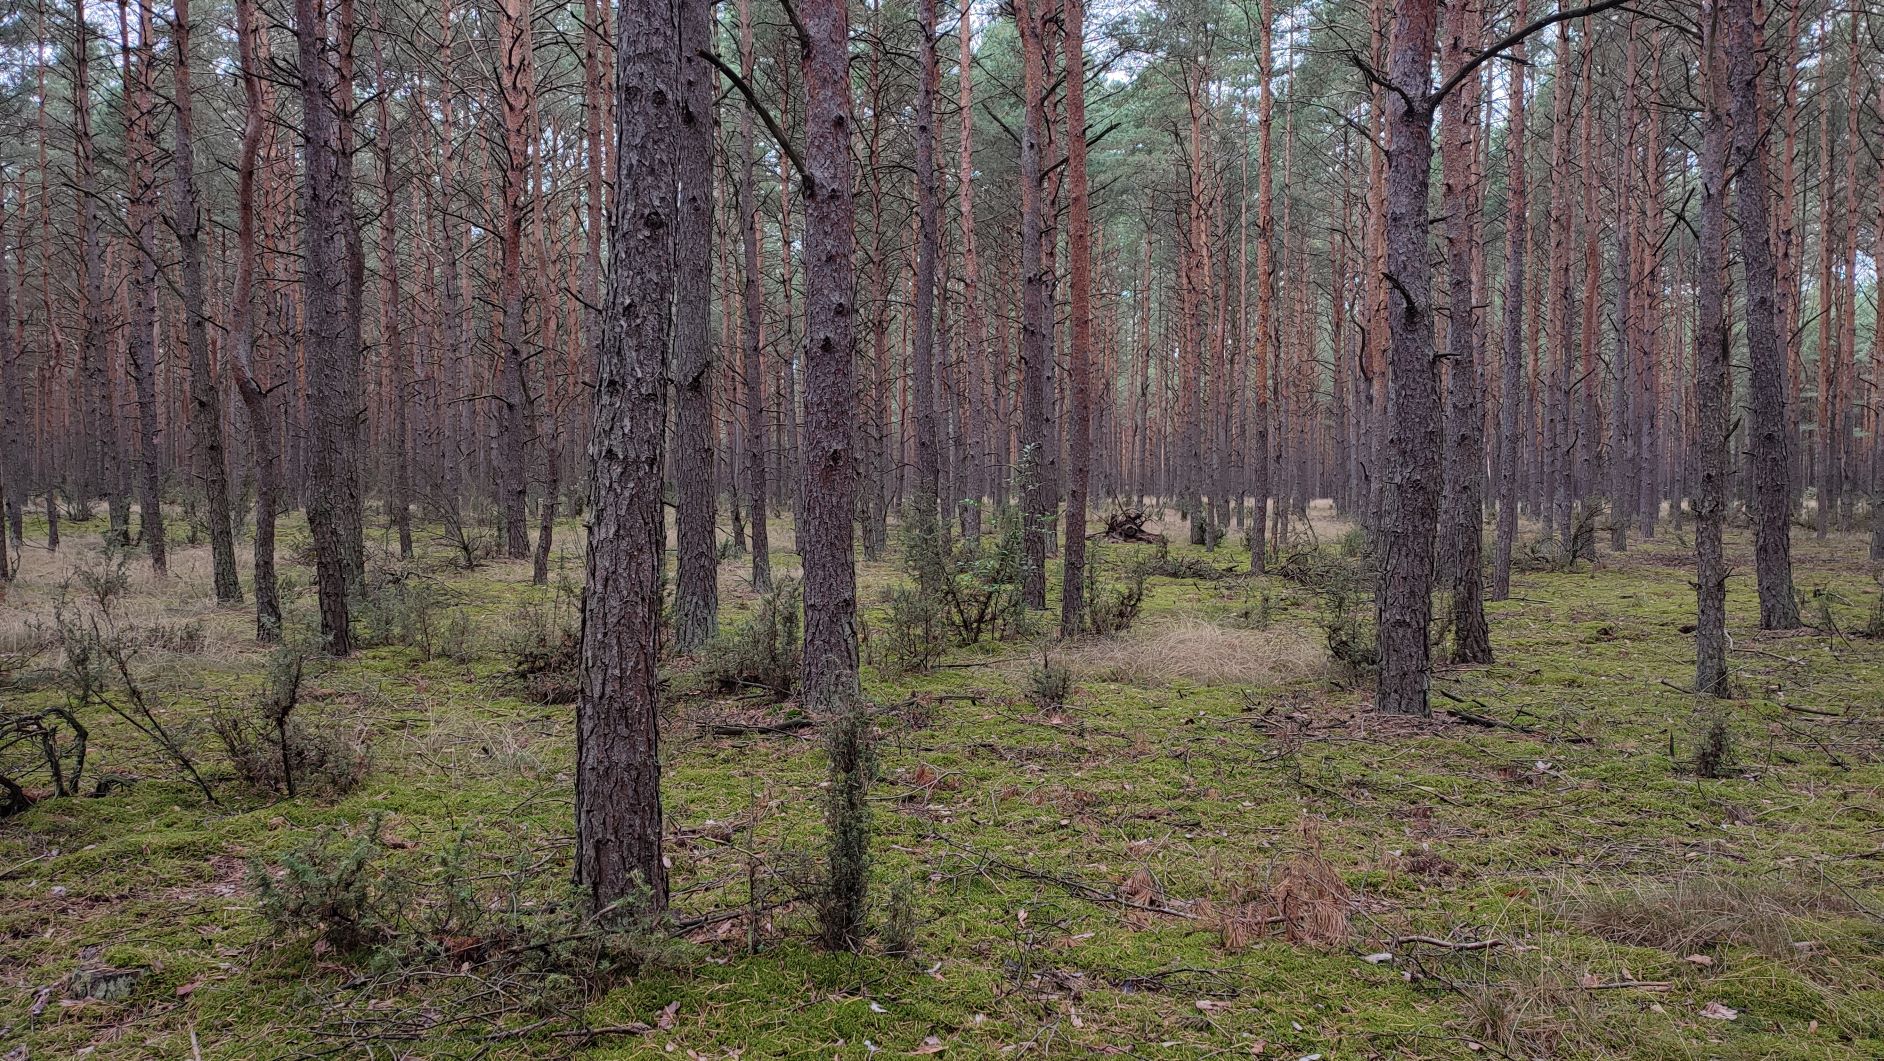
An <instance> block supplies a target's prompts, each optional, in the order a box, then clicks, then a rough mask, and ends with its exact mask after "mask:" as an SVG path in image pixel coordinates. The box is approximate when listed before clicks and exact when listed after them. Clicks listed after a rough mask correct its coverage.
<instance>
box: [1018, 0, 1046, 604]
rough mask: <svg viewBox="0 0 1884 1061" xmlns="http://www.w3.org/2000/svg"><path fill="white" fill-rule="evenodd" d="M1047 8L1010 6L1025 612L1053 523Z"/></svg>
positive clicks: (1032, 0)
mask: <svg viewBox="0 0 1884 1061" xmlns="http://www.w3.org/2000/svg"><path fill="white" fill-rule="evenodd" d="M1045 2H1046V0H1016V3H1015V4H1014V19H1015V22H1016V23H1017V24H1018V26H1019V30H1020V48H1021V70H1022V77H1021V94H1022V96H1023V97H1024V98H1023V99H1022V101H1021V105H1022V108H1023V111H1024V113H1023V116H1022V123H1021V143H1020V182H1021V187H1020V200H1021V231H1020V240H1021V247H1020V271H1021V344H1020V345H1021V428H1020V436H1021V459H1020V468H1021V475H1022V477H1023V481H1022V482H1021V483H1020V484H1019V485H1020V487H1021V490H1022V498H1021V505H1022V510H1023V512H1022V515H1023V520H1024V527H1023V530H1022V539H1023V544H1024V549H1025V553H1026V556H1027V576H1026V582H1025V583H1024V584H1023V586H1022V592H1021V596H1022V599H1023V600H1024V601H1025V602H1026V604H1027V607H1029V608H1045V607H1046V606H1047V533H1048V531H1047V525H1048V524H1049V523H1050V522H1051V521H1052V518H1053V513H1052V488H1051V487H1050V486H1049V485H1048V483H1047V417H1048V409H1047V403H1048V401H1049V395H1048V393H1047V368H1048V366H1047V362H1048V360H1049V359H1051V358H1052V356H1053V346H1052V342H1051V338H1050V336H1049V335H1048V331H1047V329H1048V327H1049V325H1050V321H1049V319H1048V318H1049V316H1050V315H1051V314H1052V312H1053V307H1052V305H1051V304H1050V302H1049V300H1048V297H1047V283H1048V278H1047V276H1046V273H1045V268H1044V266H1043V265H1042V259H1041V243H1042V240H1043V238H1044V231H1045V228H1046V218H1045V216H1044V214H1045V207H1044V206H1043V204H1042V198H1043V196H1044V192H1045V189H1044V188H1043V187H1042V184H1041V180H1042V177H1041V167H1042V159H1041V138H1042V137H1043V136H1044V135H1045V130H1044V125H1045V112H1046V92H1047V87H1046V85H1047V78H1046V71H1045V65H1046V64H1045V57H1044V54H1043V53H1044V51H1045V46H1044V45H1043V44H1042V43H1041V41H1040V33H1041V15H1040V14H1039V13H1038V12H1037V11H1036V5H1038V4H1042V3H1045Z"/></svg>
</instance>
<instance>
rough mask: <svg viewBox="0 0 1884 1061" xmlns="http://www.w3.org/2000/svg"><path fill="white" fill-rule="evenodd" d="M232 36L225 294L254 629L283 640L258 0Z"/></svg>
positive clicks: (238, 8) (243, 5)
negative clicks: (263, 286)
mask: <svg viewBox="0 0 1884 1061" xmlns="http://www.w3.org/2000/svg"><path fill="white" fill-rule="evenodd" d="M235 13H236V41H237V51H238V53H239V55H240V58H241V64H242V91H243V99H244V102H245V104H246V107H245V110H244V111H243V122H242V146H241V150H240V154H238V155H237V160H236V266H235V287H234V290H233V291H232V292H231V293H230V296H229V302H230V306H229V351H230V358H229V359H230V363H231V365H232V366H233V368H234V369H235V378H236V390H237V393H239V394H240V395H241V396H242V404H243V407H244V409H246V410H247V412H248V418H249V449H250V462H251V464H252V465H253V471H254V475H255V541H254V545H253V553H254V561H253V562H254V569H255V634H256V636H257V637H258V638H260V639H261V640H263V641H276V640H279V639H280V638H281V595H280V591H279V589H278V588H277V585H276V578H275V515H276V513H277V512H278V511H279V510H280V505H281V501H280V496H281V460H280V452H279V448H278V447H277V446H276V444H275V432H276V430H277V427H278V424H279V421H280V409H279V400H278V399H277V398H275V397H274V396H273V392H272V390H271V389H270V388H269V387H267V386H265V385H264V384H263V383H262V381H261V380H259V379H258V378H256V372H255V353H254V351H255V307H254V289H255V169H256V162H257V156H258V154H259V153H260V150H261V144H262V136H263V133H264V130H265V128H266V125H267V122H268V120H269V118H270V114H269V113H268V112H269V106H268V92H269V89H268V82H267V81H266V80H265V79H264V77H263V73H262V66H263V61H264V60H263V54H262V50H261V46H260V43H259V40H258V33H260V32H263V31H262V30H261V29H260V28H259V27H257V26H256V24H255V23H256V11H255V0H236V2H235Z"/></svg>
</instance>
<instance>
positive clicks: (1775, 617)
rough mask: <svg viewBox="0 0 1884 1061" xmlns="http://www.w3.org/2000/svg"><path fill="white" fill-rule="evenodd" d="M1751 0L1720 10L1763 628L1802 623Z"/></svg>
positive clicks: (1757, 32) (1757, 37)
mask: <svg viewBox="0 0 1884 1061" xmlns="http://www.w3.org/2000/svg"><path fill="white" fill-rule="evenodd" d="M1755 8H1756V5H1755V3H1754V0H1726V4H1725V8H1724V10H1723V11H1722V13H1721V14H1722V17H1723V19H1724V22H1725V25H1724V31H1725V44H1726V49H1727V59H1728V90H1729V92H1730V94H1731V98H1732V110H1733V113H1732V117H1733V129H1734V148H1735V155H1736V160H1735V164H1736V169H1737V171H1738V173H1739V176H1738V178H1737V180H1736V184H1737V189H1736V191H1737V194H1736V195H1735V196H1734V202H1735V205H1736V206H1737V207H1738V209H1739V213H1740V257H1741V261H1742V262H1743V263H1744V264H1745V269H1744V271H1745V275H1746V285H1747V355H1748V361H1749V362H1750V364H1751V365H1752V371H1751V373H1750V379H1751V390H1752V409H1753V417H1752V424H1751V438H1752V471H1753V483H1752V489H1751V490H1750V491H1749V494H1750V498H1751V501H1752V508H1753V520H1754V522H1753V561H1754V572H1755V576H1756V579H1757V581H1758V584H1759V591H1760V629H1762V630H1790V629H1793V628H1794V627H1797V626H1798V625H1799V602H1798V600H1797V599H1796V598H1795V597H1794V596H1793V589H1792V540H1791V505H1792V465H1791V462H1790V458H1789V457H1788V455H1787V450H1788V445H1787V435H1788V431H1789V429H1788V426H1787V423H1788V421H1787V414H1786V408H1787V384H1786V357H1785V349H1784V348H1783V347H1782V346H1781V343H1780V335H1779V331H1778V324H1777V319H1776V315H1775V308H1774V298H1775V289H1776V275H1777V274H1776V271H1775V266H1774V264H1773V245H1772V242H1771V240H1770V239H1769V238H1768V235H1767V232H1768V228H1767V223H1768V222H1767V208H1768V203H1769V196H1770V194H1771V193H1770V192H1769V191H1768V189H1767V184H1766V142H1765V134H1764V132H1763V131H1762V127H1761V124H1760V123H1761V114H1760V73H1759V66H1760V41H1761V24H1760V20H1759V15H1758V14H1757V12H1756V9H1755Z"/></svg>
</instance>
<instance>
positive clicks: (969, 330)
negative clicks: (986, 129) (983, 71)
mask: <svg viewBox="0 0 1884 1061" xmlns="http://www.w3.org/2000/svg"><path fill="white" fill-rule="evenodd" d="M972 6H973V5H972V0H961V10H960V15H959V17H958V19H957V21H956V31H955V35H956V40H957V43H958V44H959V46H960V56H959V60H958V61H959V68H958V72H957V81H956V83H957V90H956V95H957V107H956V111H957V113H958V114H959V115H960V121H961V131H960V146H959V148H958V152H959V153H958V157H957V163H958V168H957V170H956V180H955V195H956V202H957V208H958V211H959V212H960V214H961V228H962V266H961V268H962V358H963V360H964V362H965V372H964V376H965V385H966V388H967V391H968V397H967V400H966V401H965V402H964V403H963V409H964V427H965V429H966V430H965V435H966V442H967V453H966V455H965V456H966V461H967V468H966V469H965V470H966V473H967V474H966V475H965V476H964V477H963V482H964V489H963V490H962V491H961V493H962V494H963V495H964V498H965V501H966V503H965V504H963V505H962V512H961V521H962V535H963V536H964V537H966V538H967V539H968V540H969V541H971V542H972V541H975V540H977V539H979V538H980V537H981V504H982V499H983V498H984V497H986V496H987V495H988V477H989V474H990V472H991V470H992V468H991V466H992V463H993V459H994V457H993V452H994V439H993V437H992V435H993V432H994V430H995V425H994V424H993V423H992V422H991V419H992V418H991V417H990V416H989V415H988V396H987V383H986V377H985V375H984V374H985V372H986V370H987V365H988V342H987V330H986V326H985V325H984V324H983V323H982V318H981V292H980V288H981V263H980V261H979V259H978V256H977V253H976V251H977V248H976V243H975V163H974V133H975V108H974V80H975V78H974V65H973V64H974V54H973V50H972V46H973V41H974V25H973V21H972V18H971V8H972Z"/></svg>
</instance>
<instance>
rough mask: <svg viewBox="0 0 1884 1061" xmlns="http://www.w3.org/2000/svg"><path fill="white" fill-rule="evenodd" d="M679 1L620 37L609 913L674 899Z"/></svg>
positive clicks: (654, 10)
mask: <svg viewBox="0 0 1884 1061" xmlns="http://www.w3.org/2000/svg"><path fill="white" fill-rule="evenodd" d="M682 2H683V0H669V2H668V3H665V4H647V5H640V6H629V7H624V8H622V10H621V16H620V21H619V29H618V36H617V44H616V50H615V75H616V93H617V96H616V108H615V145H616V150H615V187H614V193H615V199H614V201H615V209H614V211H613V212H612V214H611V230H610V239H609V254H610V258H611V262H610V269H609V277H608V297H607V300H606V301H605V302H604V304H603V309H602V331H601V336H600V338H601V347H600V350H599V352H598V353H599V365H598V369H597V377H596V387H595V397H594V418H595V419H594V427H593V437H592V439H591V441H590V443H589V478H590V497H591V502H590V509H591V511H590V527H589V548H588V560H587V566H588V582H587V589H586V590H585V592H584V593H583V597H582V697H581V700H580V701H579V702H578V704H577V708H576V879H577V880H578V881H580V882H581V884H582V885H583V887H584V888H586V889H587V890H588V893H589V896H590V899H591V901H592V902H593V903H594V906H595V908H596V909H597V910H598V911H600V910H614V909H617V908H618V907H619V906H621V905H626V906H628V907H630V908H633V909H634V910H636V911H639V912H643V913H656V912H659V911H660V910H661V909H662V908H663V907H665V906H666V904H667V870H666V868H665V865H664V863H663V862H662V859H661V764H660V750H659V741H660V727H659V724H658V721H657V714H658V707H659V705H658V703H657V691H656V684H657V680H658V677H657V674H656V668H657V666H658V664H659V659H660V625H661V554H662V552H663V549H662V539H663V538H664V536H665V535H664V530H663V520H662V514H661V475H662V471H663V463H664V462H663V454H662V450H663V448H664V442H665V439H664V437H663V436H664V432H665V429H666V424H667V382H668V381H667V349H668V343H669V342H670V340H671V338H672V327H671V319H670V316H669V306H670V303H671V300H672V299H673V296H674V289H675V284H676V276H675V272H674V264H675V252H674V239H675V223H676V217H675V214H676V210H677V203H676V201H675V187H676V185H675V180H676V173H675V161H676V151H677V146H678V140H679V138H680V135H681V133H680V125H681V115H680V110H681V107H682V106H683V103H682V100H681V70H680V62H679V49H680V40H681V31H680V29H679V25H680V5H681V3H682ZM621 912H626V911H621Z"/></svg>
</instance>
